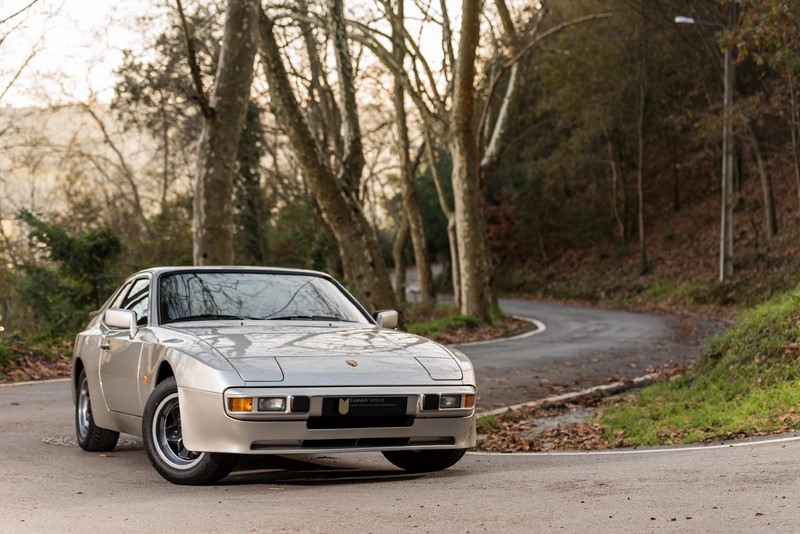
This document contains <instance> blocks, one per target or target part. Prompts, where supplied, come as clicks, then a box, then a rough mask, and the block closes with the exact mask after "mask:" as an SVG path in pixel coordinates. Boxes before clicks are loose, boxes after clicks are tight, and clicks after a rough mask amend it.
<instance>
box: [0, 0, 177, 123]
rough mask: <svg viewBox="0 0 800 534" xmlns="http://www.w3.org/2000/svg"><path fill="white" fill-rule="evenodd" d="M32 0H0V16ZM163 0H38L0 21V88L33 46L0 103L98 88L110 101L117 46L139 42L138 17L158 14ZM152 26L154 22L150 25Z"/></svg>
mask: <svg viewBox="0 0 800 534" xmlns="http://www.w3.org/2000/svg"><path fill="white" fill-rule="evenodd" d="M30 3H31V0H0V20H4V19H6V18H7V17H9V16H10V15H12V14H14V13H16V12H17V11H19V10H20V9H22V8H24V7H25V6H27V5H28V4H30ZM165 9H166V8H165V6H164V2H157V1H156V0H38V1H37V2H36V3H35V4H34V5H33V6H32V7H31V8H30V9H28V10H27V11H25V12H24V13H23V14H20V15H18V16H16V17H14V18H12V19H11V20H8V21H6V22H5V23H2V24H0V36H6V35H7V38H5V39H4V40H3V41H2V44H0V93H2V92H3V91H5V89H6V87H7V86H8V84H9V82H10V81H11V80H12V79H13V78H14V76H15V75H16V73H17V72H18V71H19V69H20V66H22V65H23V64H24V63H25V61H26V59H27V58H28V56H29V55H30V54H31V51H33V50H37V52H36V55H35V56H34V57H33V58H32V59H31V60H30V63H29V64H28V66H27V67H26V68H25V69H24V70H23V71H22V73H21V75H20V76H19V78H18V79H17V80H16V82H14V84H13V86H12V87H11V89H9V90H8V92H7V93H6V94H5V95H3V96H2V98H0V106H14V107H24V106H45V105H48V104H51V103H55V102H59V101H62V102H63V101H70V100H73V99H79V100H86V99H87V98H88V97H89V96H90V94H92V93H93V92H94V93H97V97H98V98H99V99H100V100H101V101H109V100H110V98H111V96H112V92H111V91H112V89H111V88H112V87H113V83H114V77H113V72H114V69H115V67H116V66H117V65H119V64H120V62H121V59H122V50H123V49H125V48H133V49H136V47H137V46H138V45H139V43H142V42H144V39H143V37H144V36H143V34H146V33H147V31H148V26H145V27H144V29H142V28H141V27H139V25H138V21H139V19H140V18H141V17H143V16H158V15H159V14H163V13H164V11H165ZM149 27H153V25H151V26H149Z"/></svg>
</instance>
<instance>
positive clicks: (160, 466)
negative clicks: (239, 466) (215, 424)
mask: <svg viewBox="0 0 800 534" xmlns="http://www.w3.org/2000/svg"><path fill="white" fill-rule="evenodd" d="M142 440H143V441H144V446H145V449H146V450H147V457H148V458H150V463H151V464H153V467H154V468H155V470H156V471H157V472H158V474H159V475H161V476H162V477H164V478H165V479H167V480H169V481H170V482H172V483H173V484H187V485H202V484H211V483H212V482H216V481H217V480H220V479H222V478H225V477H226V476H227V475H228V473H230V472H231V471H233V468H234V467H236V462H237V460H238V458H237V456H236V455H235V454H221V453H210V452H195V451H190V450H188V449H187V448H186V447H185V446H184V444H183V430H182V427H181V410H180V406H179V404H178V385H177V384H176V382H175V379H174V378H172V377H170V378H167V379H166V380H164V381H163V382H161V383H160V384H158V386H156V388H155V390H153V393H152V394H151V395H150V398H149V399H147V404H146V405H145V408H144V417H143V418H142Z"/></svg>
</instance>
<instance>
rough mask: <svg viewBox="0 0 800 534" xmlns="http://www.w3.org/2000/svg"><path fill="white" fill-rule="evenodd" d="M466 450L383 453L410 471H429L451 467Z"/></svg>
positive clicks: (400, 466)
mask: <svg viewBox="0 0 800 534" xmlns="http://www.w3.org/2000/svg"><path fill="white" fill-rule="evenodd" d="M466 452H467V449H434V450H421V451H384V452H383V455H384V456H385V457H386V459H387V460H389V461H390V462H392V463H393V464H394V465H396V466H397V467H399V468H400V469H405V470H406V471H408V472H410V473H429V472H431V471H441V470H442V469H447V468H448V467H452V466H453V465H455V464H456V463H457V462H458V461H459V460H460V459H461V458H462V457H463V456H464V454H465V453H466Z"/></svg>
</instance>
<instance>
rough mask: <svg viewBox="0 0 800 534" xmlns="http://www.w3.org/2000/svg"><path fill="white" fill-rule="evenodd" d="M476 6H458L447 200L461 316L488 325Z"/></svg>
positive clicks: (468, 2)
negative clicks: (450, 207) (450, 180)
mask: <svg viewBox="0 0 800 534" xmlns="http://www.w3.org/2000/svg"><path fill="white" fill-rule="evenodd" d="M480 12H481V2H480V0H464V7H463V12H462V18H461V36H460V45H459V54H458V59H457V60H456V72H455V79H454V85H453V108H452V111H451V115H450V126H451V127H450V132H451V139H450V143H449V144H450V154H451V156H452V158H453V198H454V200H455V213H456V235H457V239H458V259H459V271H460V279H461V313H463V314H464V315H471V316H474V317H477V318H479V319H481V320H484V321H489V320H490V308H491V305H490V303H489V298H490V295H491V292H490V291H489V288H488V287H487V282H488V277H487V276H486V272H485V269H486V266H487V265H488V261H487V259H486V258H487V257H488V249H487V247H486V242H487V239H486V227H485V222H484V210H483V197H482V195H481V184H480V165H479V161H478V158H477V156H476V154H475V147H477V146H478V145H477V131H476V128H475V124H474V121H473V120H472V118H473V115H474V113H475V89H474V86H473V83H474V79H475V55H476V54H475V53H476V48H477V46H478V38H479V29H480Z"/></svg>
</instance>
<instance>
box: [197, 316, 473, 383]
mask: <svg viewBox="0 0 800 534" xmlns="http://www.w3.org/2000/svg"><path fill="white" fill-rule="evenodd" d="M187 330H191V334H192V335H194V336H195V337H197V338H199V339H201V340H202V341H204V342H206V343H208V344H209V345H210V346H211V347H213V348H214V349H215V350H216V351H217V352H219V353H220V354H221V355H222V356H224V357H225V358H226V359H227V360H228V362H230V364H231V365H232V366H233V367H234V369H236V371H237V372H238V373H239V375H240V376H241V377H242V379H243V380H244V381H245V382H248V383H260V382H281V385H282V386H283V385H286V386H289V385H297V386H309V387H312V386H331V385H333V386H337V385H343V386H346V385H352V384H357V385H367V386H369V385H383V386H391V385H410V384H417V385H423V384H430V383H431V380H461V379H462V378H463V373H462V370H461V366H460V365H459V364H458V362H457V360H456V359H455V358H454V357H453V355H452V354H451V352H450V351H448V350H447V349H446V348H444V347H443V346H441V345H439V344H438V343H436V342H433V341H430V340H428V339H425V338H421V337H419V336H415V335H413V334H409V333H406V332H398V331H394V330H382V329H379V328H377V327H369V326H368V327H357V328H353V327H352V325H348V326H336V325H325V326H314V325H302V326H294V325H274V326H273V325H247V324H243V325H236V326H229V327H214V328H202V327H195V328H191V329H187Z"/></svg>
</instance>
